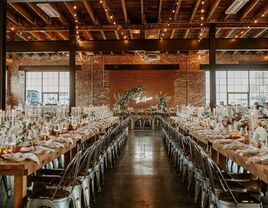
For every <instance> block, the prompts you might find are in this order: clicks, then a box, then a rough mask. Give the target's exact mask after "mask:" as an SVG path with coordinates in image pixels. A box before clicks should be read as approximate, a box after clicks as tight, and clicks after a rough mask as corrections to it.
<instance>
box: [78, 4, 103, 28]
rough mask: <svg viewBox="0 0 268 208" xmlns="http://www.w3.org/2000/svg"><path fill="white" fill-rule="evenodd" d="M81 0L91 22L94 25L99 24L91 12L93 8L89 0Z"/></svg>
mask: <svg viewBox="0 0 268 208" xmlns="http://www.w3.org/2000/svg"><path fill="white" fill-rule="evenodd" d="M82 1H83V4H84V7H85V8H86V10H87V12H88V14H89V16H90V18H91V20H92V21H93V23H94V24H95V25H98V24H99V20H98V19H97V18H96V16H95V14H94V12H93V9H92V7H91V6H90V4H89V2H88V1H87V0H82Z"/></svg>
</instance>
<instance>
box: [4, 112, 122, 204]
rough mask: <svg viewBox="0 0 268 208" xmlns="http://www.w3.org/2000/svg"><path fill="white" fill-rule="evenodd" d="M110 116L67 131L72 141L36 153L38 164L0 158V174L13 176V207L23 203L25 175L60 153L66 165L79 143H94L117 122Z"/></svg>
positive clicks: (36, 169)
mask: <svg viewBox="0 0 268 208" xmlns="http://www.w3.org/2000/svg"><path fill="white" fill-rule="evenodd" d="M112 118H113V119H111V118H110V119H103V120H101V121H98V122H94V123H91V124H90V125H88V126H85V127H83V128H79V129H78V130H76V131H73V132H69V133H68V135H67V136H68V137H70V138H71V139H72V143H68V142H61V143H62V144H63V145H64V147H58V148H54V151H53V152H49V153H46V152H43V153H40V154H37V157H38V159H39V164H37V163H36V162H34V161H31V160H25V161H22V162H14V161H10V160H5V159H3V158H0V175H7V176H14V199H13V201H14V207H15V208H20V207H23V205H24V199H25V197H26V195H27V176H29V175H31V174H33V173H35V172H37V171H38V170H39V169H41V168H42V167H44V166H45V165H46V164H48V163H49V162H51V161H53V160H55V159H56V158H58V157H59V156H61V155H64V165H65V166H66V165H67V164H68V162H69V161H70V160H71V159H72V158H73V156H74V155H75V154H76V153H77V151H78V147H79V144H81V143H88V144H91V143H94V142H95V141H96V140H98V138H99V135H100V133H101V132H103V131H105V130H106V129H107V128H109V127H112V126H114V125H116V124H118V123H119V118H118V117H112ZM60 136H62V135H60ZM65 136H66V135H65Z"/></svg>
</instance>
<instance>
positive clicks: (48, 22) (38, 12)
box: [27, 2, 51, 25]
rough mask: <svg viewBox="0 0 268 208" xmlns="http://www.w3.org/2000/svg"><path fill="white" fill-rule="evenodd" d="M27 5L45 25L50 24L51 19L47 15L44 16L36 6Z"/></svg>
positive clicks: (32, 4)
mask: <svg viewBox="0 0 268 208" xmlns="http://www.w3.org/2000/svg"><path fill="white" fill-rule="evenodd" d="M27 5H28V6H29V7H30V8H31V9H32V10H33V11H34V12H35V13H36V14H37V15H38V16H39V17H40V18H41V19H42V20H43V21H44V22H45V23H46V24H48V25H49V24H51V19H50V18H49V16H48V15H47V14H45V13H44V12H43V11H42V10H41V9H40V8H39V7H38V6H36V5H35V4H34V3H30V2H28V3H27Z"/></svg>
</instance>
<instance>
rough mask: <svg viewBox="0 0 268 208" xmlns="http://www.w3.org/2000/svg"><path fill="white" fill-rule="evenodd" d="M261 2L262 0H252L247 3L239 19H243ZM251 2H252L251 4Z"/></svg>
mask: <svg viewBox="0 0 268 208" xmlns="http://www.w3.org/2000/svg"><path fill="white" fill-rule="evenodd" d="M259 2H260V0H251V1H249V2H248V3H247V4H246V7H245V9H244V10H243V11H242V13H241V15H240V17H239V21H241V20H243V19H244V18H245V17H246V16H247V15H248V14H249V13H250V12H251V11H252V10H253V9H254V7H255V6H256V5H257V4H258V3H259ZM249 3H250V4H249Z"/></svg>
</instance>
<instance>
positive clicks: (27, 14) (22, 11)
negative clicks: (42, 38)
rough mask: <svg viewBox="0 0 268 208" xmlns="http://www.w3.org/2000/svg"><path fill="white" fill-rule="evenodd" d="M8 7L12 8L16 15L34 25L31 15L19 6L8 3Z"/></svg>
mask: <svg viewBox="0 0 268 208" xmlns="http://www.w3.org/2000/svg"><path fill="white" fill-rule="evenodd" d="M9 6H10V7H11V8H13V9H14V10H15V11H16V12H17V13H18V14H20V15H21V16H23V17H24V18H25V19H26V20H27V21H28V22H29V23H31V24H33V25H34V24H35V20H34V18H33V17H32V15H31V14H30V13H29V12H27V11H26V10H25V9H23V8H22V7H21V5H19V4H13V3H9Z"/></svg>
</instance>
